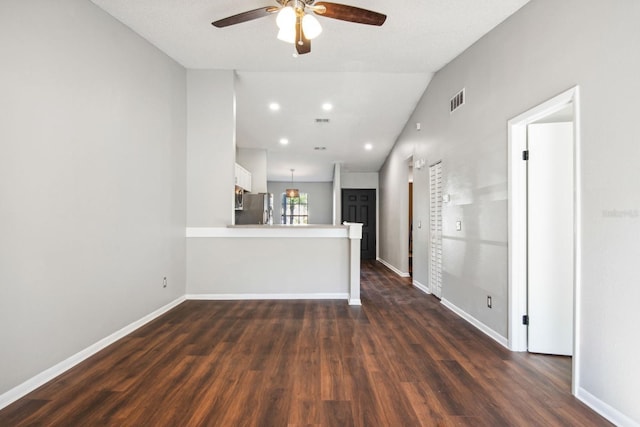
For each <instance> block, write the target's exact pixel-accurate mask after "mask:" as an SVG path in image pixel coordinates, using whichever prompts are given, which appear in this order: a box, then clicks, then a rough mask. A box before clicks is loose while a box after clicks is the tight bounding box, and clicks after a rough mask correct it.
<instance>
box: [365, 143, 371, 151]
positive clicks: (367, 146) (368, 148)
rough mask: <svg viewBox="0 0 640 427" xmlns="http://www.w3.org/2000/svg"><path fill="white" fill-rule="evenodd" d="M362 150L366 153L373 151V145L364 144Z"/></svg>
mask: <svg viewBox="0 0 640 427" xmlns="http://www.w3.org/2000/svg"><path fill="white" fill-rule="evenodd" d="M364 149H365V150H367V151H371V150H373V144H370V143H366V144H364Z"/></svg>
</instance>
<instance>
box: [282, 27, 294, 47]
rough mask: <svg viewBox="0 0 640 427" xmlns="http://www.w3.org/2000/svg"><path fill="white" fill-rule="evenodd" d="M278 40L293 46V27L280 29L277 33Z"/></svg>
mask: <svg viewBox="0 0 640 427" xmlns="http://www.w3.org/2000/svg"><path fill="white" fill-rule="evenodd" d="M278 40H282V41H283V42H287V43H291V44H294V43H295V42H296V30H295V28H294V27H290V28H280V31H278Z"/></svg>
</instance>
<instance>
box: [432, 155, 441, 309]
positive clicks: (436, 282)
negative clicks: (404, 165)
mask: <svg viewBox="0 0 640 427" xmlns="http://www.w3.org/2000/svg"><path fill="white" fill-rule="evenodd" d="M429 217H430V220H429V235H430V239H431V251H430V252H431V253H430V257H429V290H430V291H431V293H432V294H433V295H435V296H436V297H438V298H442V163H436V164H435V165H433V166H430V167H429Z"/></svg>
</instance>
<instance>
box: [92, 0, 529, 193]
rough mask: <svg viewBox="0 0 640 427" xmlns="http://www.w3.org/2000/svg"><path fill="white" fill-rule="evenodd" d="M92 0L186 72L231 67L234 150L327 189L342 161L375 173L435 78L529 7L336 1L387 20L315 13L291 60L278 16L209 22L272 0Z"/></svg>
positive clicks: (503, 2)
mask: <svg viewBox="0 0 640 427" xmlns="http://www.w3.org/2000/svg"><path fill="white" fill-rule="evenodd" d="M92 1H93V3H95V4H96V5H98V6H99V7H101V8H102V9H104V10H105V11H106V12H108V13H109V14H111V15H112V16H114V17H115V18H116V19H118V20H120V21H121V22H123V23H124V24H125V25H127V26H129V27H130V28H131V29H132V30H133V31H135V32H136V33H138V34H140V35H141V36H142V37H143V38H145V39H147V40H148V41H149V42H151V43H152V44H154V45H155V46H156V47H158V48H159V49H160V50H162V51H163V52H165V53H166V54H167V55H169V56H170V57H172V58H173V59H175V60H176V61H177V62H179V63H180V64H182V65H183V66H184V67H186V68H194V69H230V70H236V71H237V75H238V80H237V84H236V105H237V119H236V120H237V122H236V126H237V129H236V134H237V135H236V137H237V145H238V147H244V148H256V149H264V150H267V158H268V171H267V172H268V179H269V180H276V181H277V180H288V179H290V171H289V170H290V169H291V168H295V169H296V180H299V181H329V180H331V178H332V171H333V164H334V163H336V162H340V163H341V164H342V165H343V168H344V169H345V170H347V171H353V172H375V171H378V170H379V168H380V166H381V165H382V163H383V162H384V160H385V158H386V156H387V154H388V153H389V151H390V149H391V148H392V147H393V144H394V143H395V140H396V138H397V136H398V135H399V134H400V132H401V131H402V128H403V127H404V125H405V124H406V121H407V119H408V118H409V116H410V114H411V113H412V112H413V109H414V107H415V105H416V104H417V102H418V100H419V99H420V97H421V96H422V94H423V92H424V90H425V88H426V87H427V85H428V83H429V81H430V79H431V77H432V76H433V74H434V73H435V72H436V71H438V70H439V69H440V68H442V67H443V66H444V65H446V64H447V63H448V62H449V61H451V60H452V59H453V58H455V57H456V56H457V55H459V54H460V53H461V52H462V51H464V50H465V49H466V48H467V47H469V46H470V45H471V44H473V43H474V42H475V41H477V40H478V39H479V38H480V37H482V36H483V35H484V34H486V33H487V32H488V31H490V30H491V29H492V28H493V27H495V26H496V25H497V24H499V23H500V22H502V21H503V20H504V19H506V18H507V17H508V16H509V15H511V14H513V13H514V12H515V11H516V10H518V9H519V8H520V7H522V6H523V5H524V4H526V3H527V2H528V0H395V1H392V2H390V1H383V0H368V1H367V0H340V3H343V4H349V5H353V6H357V7H360V8H365V9H369V10H373V11H376V12H380V13H384V14H386V15H387V20H386V22H385V23H384V25H383V26H381V27H376V26H369V25H362V24H355V23H350V22H345V21H339V20H335V19H330V18H327V17H322V16H320V17H318V20H319V21H320V24H321V25H322V28H323V32H322V34H321V35H320V36H319V37H318V38H317V39H314V40H313V41H312V42H311V46H312V48H311V53H309V54H306V55H298V56H297V57H294V55H293V53H294V45H292V44H287V43H284V42H282V41H280V40H278V39H277V38H276V35H277V30H278V28H277V25H276V22H275V19H276V16H275V14H273V15H270V16H267V17H264V18H260V19H257V20H253V21H249V22H244V23H241V24H237V25H233V26H230V27H226V28H215V27H213V26H212V25H211V22H212V21H215V20H218V19H221V18H224V17H227V16H230V15H234V14H237V13H240V12H244V11H247V10H251V9H256V8H260V7H264V6H271V5H276V6H277V5H278V3H276V2H275V1H269V0H244V1H234V0H208V1H203V0H191V1H188V2H185V1H178V0H136V1H131V0H92ZM452 95H453V94H452ZM271 103H278V104H279V105H280V109H279V110H278V111H273V110H271V109H270V108H269V105H270V104H271ZM325 103H331V105H332V107H333V108H332V109H331V110H329V111H326V110H324V109H323V108H322V106H323V104H325ZM316 119H321V121H320V122H318V121H317V120H316ZM326 119H328V122H327V120H326ZM283 138H286V139H287V140H288V141H289V143H288V144H287V145H282V144H280V142H279V141H280V140H281V139H283ZM365 144H371V146H372V148H371V149H370V150H365V148H364V146H365ZM316 147H324V148H325V149H321V150H317V149H315V148H316Z"/></svg>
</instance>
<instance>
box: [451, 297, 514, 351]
mask: <svg viewBox="0 0 640 427" xmlns="http://www.w3.org/2000/svg"><path fill="white" fill-rule="evenodd" d="M441 303H442V305H444V306H445V307H447V308H448V309H449V310H451V311H453V312H454V313H455V314H457V315H458V316H460V317H462V318H463V319H464V320H466V321H467V322H469V323H471V324H472V325H473V326H475V327H476V328H478V329H479V330H480V331H481V332H484V333H485V334H486V335H487V336H488V337H489V338H491V339H493V340H494V341H496V342H497V343H498V344H500V345H502V346H503V347H505V348H506V349H509V340H508V339H507V338H505V337H503V336H502V335H500V334H499V333H497V332H496V331H494V330H493V329H491V328H490V327H488V326H487V325H485V324H484V323H482V322H481V321H479V320H478V319H476V318H475V317H473V316H472V315H470V314H469V313H467V312H466V311H464V310H462V309H461V308H459V307H457V306H456V305H454V304H452V303H451V302H450V301H447V300H446V299H444V298H443V299H442V301H441Z"/></svg>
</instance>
